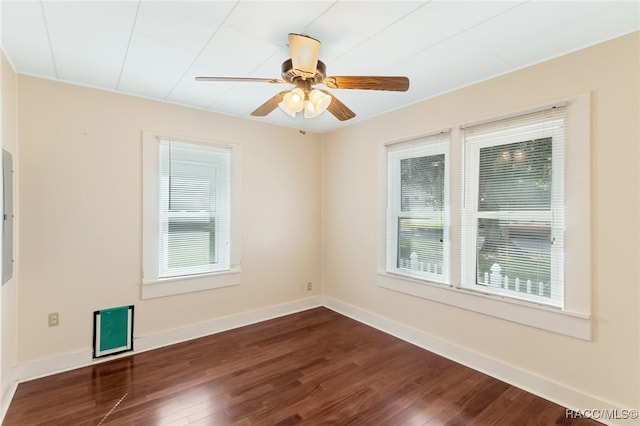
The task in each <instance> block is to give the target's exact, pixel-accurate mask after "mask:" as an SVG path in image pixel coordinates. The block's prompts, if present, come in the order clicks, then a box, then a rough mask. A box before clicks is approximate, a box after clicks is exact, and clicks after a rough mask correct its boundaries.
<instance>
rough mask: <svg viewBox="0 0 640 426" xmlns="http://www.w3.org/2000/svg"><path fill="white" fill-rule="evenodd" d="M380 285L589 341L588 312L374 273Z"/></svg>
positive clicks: (384, 273)
mask: <svg viewBox="0 0 640 426" xmlns="http://www.w3.org/2000/svg"><path fill="white" fill-rule="evenodd" d="M377 282H378V285H379V286H380V287H383V288H386V289H389V290H394V291H398V292H401V293H405V294H410V295H412V296H416V297H421V298H423V299H428V300H432V301H435V302H439V303H445V304H447V305H451V306H455V307H458V308H461V309H466V310H469V311H473V312H478V313H481V314H485V315H490V316H493V317H497V318H501V319H505V320H508V321H513V322H516V323H519V324H524V325H528V326H531V327H536V328H540V329H543V330H547V331H552V332H554V333H559V334H564V335H566V336H571V337H575V338H578V339H582V340H587V341H589V340H591V319H590V316H589V315H584V314H580V313H574V312H567V311H563V310H560V309H556V308H552V307H547V306H542V305H536V304H533V303H529V302H523V301H519V300H515V299H508V298H504V297H500V296H495V295H491V294H484V293H480V292H475V291H471V290H465V289H460V288H456V287H452V286H449V285H446V284H437V283H432V282H429V281H422V280H418V279H414V278H410V277H404V276H400V275H393V274H390V273H387V272H378V279H377Z"/></svg>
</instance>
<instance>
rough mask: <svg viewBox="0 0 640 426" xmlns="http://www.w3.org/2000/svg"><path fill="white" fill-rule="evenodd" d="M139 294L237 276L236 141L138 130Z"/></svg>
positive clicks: (225, 281) (198, 285)
mask: <svg viewBox="0 0 640 426" xmlns="http://www.w3.org/2000/svg"><path fill="white" fill-rule="evenodd" d="M143 154H144V155H143V171H144V182H143V191H144V202H143V214H144V219H143V222H144V223H143V234H144V235H143V297H159V296H166V295H170V294H178V293H184V292H189V291H196V290H203V289H207V288H215V287H220V286H226V285H231V284H237V277H234V275H237V272H239V260H238V255H237V254H238V249H237V247H235V246H236V244H237V241H238V232H237V230H236V231H234V228H237V226H235V227H234V226H233V225H234V224H235V223H237V220H235V221H234V219H236V218H237V216H238V212H237V211H238V208H237V201H235V203H234V199H236V200H237V197H235V196H233V195H236V193H237V192H238V190H239V189H238V184H237V171H236V173H233V172H234V169H235V168H237V167H235V168H234V163H235V164H236V166H237V162H238V161H239V160H238V156H239V147H237V146H231V145H221V144H213V143H207V142H201V141H192V140H187V139H184V138H176V137H168V136H164V135H158V134H153V133H150V132H144V135H143Z"/></svg>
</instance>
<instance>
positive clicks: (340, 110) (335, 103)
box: [321, 90, 356, 121]
mask: <svg viewBox="0 0 640 426" xmlns="http://www.w3.org/2000/svg"><path fill="white" fill-rule="evenodd" d="M321 92H322V93H324V94H326V95H329V96H331V103H330V104H329V106H328V107H327V111H329V112H330V113H331V114H333V115H334V116H335V117H336V118H337V119H338V120H340V121H346V120H349V119H351V118H353V117H355V116H356V113H355V112H353V111H351V110H350V109H349V107H348V106H346V105H345V104H343V103H342V102H340V100H339V99H338V98H336V97H335V96H334V95H333V94H332V93H331V92H328V91H326V90H321Z"/></svg>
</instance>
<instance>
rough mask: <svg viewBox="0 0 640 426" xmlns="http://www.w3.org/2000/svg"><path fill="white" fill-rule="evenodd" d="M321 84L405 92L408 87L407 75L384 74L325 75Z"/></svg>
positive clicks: (343, 87) (345, 87)
mask: <svg viewBox="0 0 640 426" xmlns="http://www.w3.org/2000/svg"><path fill="white" fill-rule="evenodd" d="M323 84H325V85H326V86H327V87H330V88H332V89H361V90H390V91H393V92H406V91H407V90H408V89H409V79H408V78H407V77H399V76H398V77H385V76H364V75H359V76H358V75H356V76H340V77H327V78H325V79H324V81H323Z"/></svg>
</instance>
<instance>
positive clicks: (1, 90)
mask: <svg viewBox="0 0 640 426" xmlns="http://www.w3.org/2000/svg"><path fill="white" fill-rule="evenodd" d="M0 61H1V62H0V77H1V85H0V99H1V100H2V106H1V108H2V118H1V119H2V148H3V149H6V150H7V151H9V152H10V153H11V154H12V156H13V161H14V170H15V169H16V161H17V159H18V133H17V102H18V93H17V80H16V74H15V73H14V71H13V68H12V67H11V65H10V64H9V62H7V59H6V57H5V55H4V52H1V51H0ZM14 179H15V176H14ZM16 198H17V194H16V193H15V191H14V203H13V205H14V213H15V216H16V218H15V222H14V227H15V226H16V225H15V224H16V223H17V220H18V218H17V210H16V209H15V208H16V206H17V203H16ZM17 246H18V235H17V232H16V229H14V250H15V248H17ZM14 253H15V251H14ZM17 261H18V259H16V264H14V271H13V276H12V278H11V279H10V280H9V281H7V282H6V283H5V284H4V285H3V286H2V295H1V301H2V307H0V309H1V313H2V317H1V318H0V321H1V323H0V324H1V326H2V330H1V332H0V333H1V336H2V341H1V342H0V345H2V346H0V350H1V352H0V359H1V365H0V368H1V369H0V378H1V379H2V382H1V384H2V387H1V392H0V400H2V401H4V397H5V396H6V393H7V391H8V390H9V389H10V387H11V385H12V384H13V375H12V370H13V368H14V367H15V366H16V365H17V363H18V351H17V346H18V334H17V331H18V326H17V323H18V321H17V316H18V272H17V271H16V269H15V267H16V265H17ZM0 411H1V410H0Z"/></svg>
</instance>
